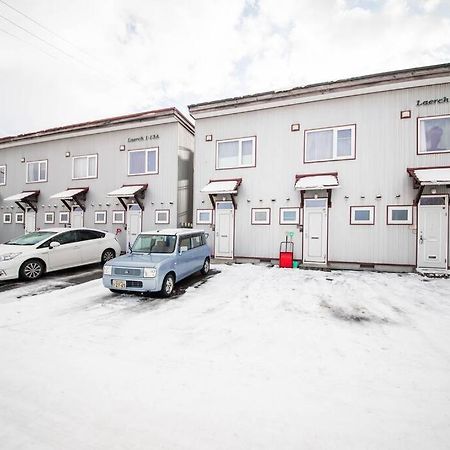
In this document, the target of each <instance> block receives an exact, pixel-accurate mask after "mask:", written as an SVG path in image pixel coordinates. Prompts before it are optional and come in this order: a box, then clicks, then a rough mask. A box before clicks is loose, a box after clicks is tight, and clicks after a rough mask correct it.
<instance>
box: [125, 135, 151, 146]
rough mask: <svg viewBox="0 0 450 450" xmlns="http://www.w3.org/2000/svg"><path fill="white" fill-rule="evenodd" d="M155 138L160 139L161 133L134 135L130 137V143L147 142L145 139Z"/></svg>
mask: <svg viewBox="0 0 450 450" xmlns="http://www.w3.org/2000/svg"><path fill="white" fill-rule="evenodd" d="M153 139H159V134H148V135H146V136H139V137H133V138H128V143H129V144H130V143H133V142H145V141H152V140H153Z"/></svg>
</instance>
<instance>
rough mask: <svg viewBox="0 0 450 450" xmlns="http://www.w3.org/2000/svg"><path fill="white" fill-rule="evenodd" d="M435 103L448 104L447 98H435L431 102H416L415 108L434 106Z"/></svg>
mask: <svg viewBox="0 0 450 450" xmlns="http://www.w3.org/2000/svg"><path fill="white" fill-rule="evenodd" d="M436 103H448V97H442V98H435V99H433V100H424V101H420V100H417V104H416V106H425V105H434V104H436Z"/></svg>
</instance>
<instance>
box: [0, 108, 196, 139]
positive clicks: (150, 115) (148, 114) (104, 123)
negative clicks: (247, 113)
mask: <svg viewBox="0 0 450 450" xmlns="http://www.w3.org/2000/svg"><path fill="white" fill-rule="evenodd" d="M168 116H173V117H174V118H175V119H176V120H177V121H178V122H179V123H180V124H181V125H182V126H184V127H185V128H186V129H187V130H188V131H189V132H191V133H192V134H194V130H195V127H194V125H193V124H192V122H190V121H189V120H188V119H187V118H186V117H185V116H184V115H183V114H182V113H181V112H180V111H179V110H178V109H177V108H175V107H170V108H161V109H155V110H150V111H142V112H139V113H133V114H126V115H121V116H113V117H106V118H103V119H96V120H91V121H88V122H80V123H75V124H70V125H63V126H60V127H53V128H47V129H44V130H39V131H33V132H30V133H23V134H18V135H15V136H4V137H0V145H1V144H8V143H10V142H17V141H25V140H30V139H35V138H40V137H46V136H54V135H58V134H63V133H74V132H79V131H83V130H95V129H101V128H107V127H111V126H114V125H123V124H127V123H136V122H144V121H147V120H155V119H160V118H163V117H168Z"/></svg>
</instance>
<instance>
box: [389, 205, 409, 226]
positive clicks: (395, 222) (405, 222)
mask: <svg viewBox="0 0 450 450" xmlns="http://www.w3.org/2000/svg"><path fill="white" fill-rule="evenodd" d="M394 209H406V210H408V220H393V219H392V214H391V211H392V210H394ZM386 224H387V225H412V224H413V205H386Z"/></svg>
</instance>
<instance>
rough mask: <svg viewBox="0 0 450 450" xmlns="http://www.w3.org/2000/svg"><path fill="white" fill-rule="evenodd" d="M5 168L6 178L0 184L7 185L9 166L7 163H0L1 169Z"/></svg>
mask: <svg viewBox="0 0 450 450" xmlns="http://www.w3.org/2000/svg"><path fill="white" fill-rule="evenodd" d="M2 169H3V170H4V172H3V173H4V177H5V179H4V181H3V183H2V182H1V181H0V186H6V183H7V176H8V168H7V166H6V164H0V170H2Z"/></svg>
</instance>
